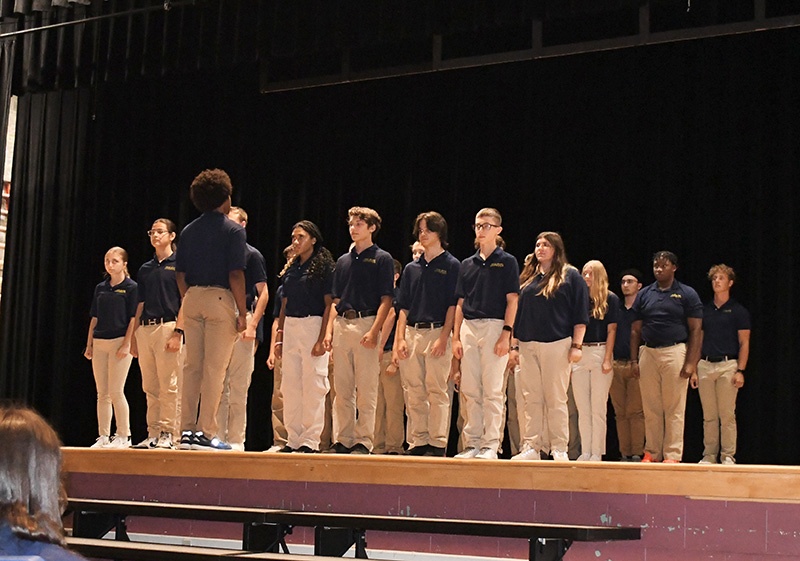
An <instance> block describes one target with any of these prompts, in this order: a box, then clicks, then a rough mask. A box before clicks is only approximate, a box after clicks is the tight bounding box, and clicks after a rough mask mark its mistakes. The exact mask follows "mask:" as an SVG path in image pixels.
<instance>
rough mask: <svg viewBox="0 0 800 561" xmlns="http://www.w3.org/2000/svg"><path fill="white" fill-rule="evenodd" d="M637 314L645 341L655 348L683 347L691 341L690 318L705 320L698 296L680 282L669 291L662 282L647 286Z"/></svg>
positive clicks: (636, 304)
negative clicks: (662, 287) (678, 344)
mask: <svg viewBox="0 0 800 561" xmlns="http://www.w3.org/2000/svg"><path fill="white" fill-rule="evenodd" d="M633 311H634V312H635V314H636V319H637V320H642V340H644V341H646V342H647V343H648V344H650V345H653V346H662V345H669V344H672V343H683V342H686V340H687V339H688V338H689V325H688V323H687V322H686V320H687V318H702V317H703V304H702V303H701V302H700V297H699V296H698V295H697V292H695V290H694V289H693V288H692V287H691V286H687V285H685V284H683V283H682V282H678V281H677V280H676V281H674V282H673V283H672V286H670V287H669V288H668V289H666V290H660V289H659V288H658V282H654V283H653V284H651V285H649V286H646V287H645V288H643V289H642V290H640V291H639V294H637V295H636V300H635V301H634V302H633Z"/></svg>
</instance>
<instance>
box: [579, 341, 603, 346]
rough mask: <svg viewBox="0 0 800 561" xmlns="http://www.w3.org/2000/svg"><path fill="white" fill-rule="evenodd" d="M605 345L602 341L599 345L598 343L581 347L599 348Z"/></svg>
mask: <svg viewBox="0 0 800 561" xmlns="http://www.w3.org/2000/svg"><path fill="white" fill-rule="evenodd" d="M605 344H606V343H605V341H603V342H602V343H599V342H598V343H584V344H583V346H584V347H600V346H602V345H605Z"/></svg>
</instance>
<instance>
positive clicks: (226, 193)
mask: <svg viewBox="0 0 800 561" xmlns="http://www.w3.org/2000/svg"><path fill="white" fill-rule="evenodd" d="M231 193H233V185H231V178H230V176H228V174H227V173H225V172H224V171H223V170H221V169H207V170H204V171H201V172H200V173H199V174H197V177H195V178H194V181H192V187H191V189H190V191H189V194H190V197H191V199H192V203H193V204H194V206H195V208H196V209H197V210H199V211H200V212H209V211H212V210H215V209H217V208H219V207H220V206H222V204H223V203H224V202H225V201H227V200H228V198H229V197H230V196H231Z"/></svg>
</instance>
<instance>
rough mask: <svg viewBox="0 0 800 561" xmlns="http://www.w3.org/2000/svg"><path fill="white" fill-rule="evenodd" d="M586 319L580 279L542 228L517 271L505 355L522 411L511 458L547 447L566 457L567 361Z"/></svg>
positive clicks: (576, 351)
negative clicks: (517, 450)
mask: <svg viewBox="0 0 800 561" xmlns="http://www.w3.org/2000/svg"><path fill="white" fill-rule="evenodd" d="M588 323H589V290H588V288H586V283H585V282H583V279H582V278H581V274H580V273H579V272H578V270H577V269H576V268H575V267H573V266H571V265H570V264H569V263H568V262H567V255H566V252H565V251H564V242H563V241H562V240H561V236H560V235H559V234H557V233H555V232H542V233H541V234H539V236H538V237H537V239H536V249H535V250H534V253H532V254H530V255H528V257H526V258H525V267H524V268H523V270H522V273H521V274H520V295H519V305H518V307H517V317H516V320H515V321H514V339H513V341H512V347H511V352H510V356H509V365H510V366H512V367H513V366H514V365H515V364H516V363H517V362H518V363H519V366H520V371H519V377H518V379H517V380H516V382H517V388H518V392H519V395H521V396H522V407H523V411H524V415H522V416H520V418H524V419H525V426H524V427H521V431H520V432H521V433H522V449H521V451H520V453H519V454H517V455H516V456H514V457H513V458H511V459H512V460H538V459H540V456H539V453H540V452H541V451H547V450H549V451H550V453H551V454H552V456H553V459H554V460H556V461H568V460H569V457H568V456H567V446H568V443H569V413H568V410H567V388H568V387H569V376H570V364H571V363H573V362H578V361H579V360H580V359H581V348H582V344H583V336H584V334H585V333H586V324H588ZM545 416H546V417H545ZM545 420H546V422H545Z"/></svg>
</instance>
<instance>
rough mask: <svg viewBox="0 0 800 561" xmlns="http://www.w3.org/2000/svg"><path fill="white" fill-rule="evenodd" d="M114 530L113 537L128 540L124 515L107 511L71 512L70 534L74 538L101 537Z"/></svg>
mask: <svg viewBox="0 0 800 561" xmlns="http://www.w3.org/2000/svg"><path fill="white" fill-rule="evenodd" d="M111 530H114V539H116V540H118V541H125V542H129V541H131V539H130V538H129V537H128V526H127V524H126V523H125V517H124V516H120V515H119V514H111V513H107V512H87V511H85V510H81V511H75V512H74V513H73V514H72V535H73V536H75V537H76V538H102V537H103V536H105V535H106V534H107V533H109V532H110V531H111Z"/></svg>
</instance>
